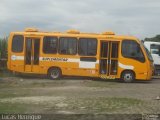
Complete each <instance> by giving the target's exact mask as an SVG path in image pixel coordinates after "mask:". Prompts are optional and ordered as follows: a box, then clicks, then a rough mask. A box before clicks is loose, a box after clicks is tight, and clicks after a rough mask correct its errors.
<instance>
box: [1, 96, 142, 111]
mask: <svg viewBox="0 0 160 120" xmlns="http://www.w3.org/2000/svg"><path fill="white" fill-rule="evenodd" d="M37 99H39V98H38V96H37ZM23 100H24V99H23ZM23 100H22V101H20V99H19V100H17V101H16V100H14V99H13V100H12V99H10V101H9V99H8V101H5V102H3V101H1V102H0V113H5V112H8V113H16V112H17V113H28V112H35V113H37V111H40V110H39V109H41V111H40V112H43V113H45V112H47V113H53V112H57V111H74V112H77V113H112V112H116V111H119V110H123V109H124V110H125V109H128V108H129V107H136V106H139V105H142V104H143V102H144V101H142V100H138V99H132V98H107V97H99V98H67V99H63V100H60V99H58V100H56V101H55V100H53V101H52V99H51V101H48V100H47V99H46V100H47V101H43V100H42V101H39V102H38V103H36V102H35V101H34V100H35V99H34V100H33V101H23ZM36 101H37V100H36ZM22 103H23V104H22ZM33 106H34V108H33ZM44 108H47V109H44Z"/></svg>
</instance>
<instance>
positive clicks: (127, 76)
mask: <svg viewBox="0 0 160 120" xmlns="http://www.w3.org/2000/svg"><path fill="white" fill-rule="evenodd" d="M121 79H122V80H123V81H124V82H125V83H131V82H133V81H134V80H135V75H134V73H133V72H132V71H125V72H123V73H122V76H121Z"/></svg>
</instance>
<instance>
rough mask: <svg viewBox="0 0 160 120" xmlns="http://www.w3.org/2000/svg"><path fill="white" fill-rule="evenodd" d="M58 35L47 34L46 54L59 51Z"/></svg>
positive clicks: (44, 50) (45, 38)
mask: <svg viewBox="0 0 160 120" xmlns="http://www.w3.org/2000/svg"><path fill="white" fill-rule="evenodd" d="M57 41H58V38H57V37H51V36H45V37H44V38H43V52H44V53H46V54H55V53H57Z"/></svg>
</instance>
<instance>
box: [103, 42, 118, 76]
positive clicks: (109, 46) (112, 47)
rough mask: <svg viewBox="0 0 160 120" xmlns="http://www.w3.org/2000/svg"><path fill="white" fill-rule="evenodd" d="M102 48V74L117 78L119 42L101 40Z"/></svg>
mask: <svg viewBox="0 0 160 120" xmlns="http://www.w3.org/2000/svg"><path fill="white" fill-rule="evenodd" d="M100 49H101V50H100V76H101V77H102V78H115V77H116V75H117V72H118V50H119V42H117V41H101V47H100Z"/></svg>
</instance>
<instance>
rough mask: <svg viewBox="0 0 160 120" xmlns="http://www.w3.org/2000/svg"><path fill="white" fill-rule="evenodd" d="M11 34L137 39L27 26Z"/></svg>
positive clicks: (108, 34)
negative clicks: (49, 30) (44, 30)
mask: <svg viewBox="0 0 160 120" xmlns="http://www.w3.org/2000/svg"><path fill="white" fill-rule="evenodd" d="M11 34H13V35H14V34H19V35H26V36H27V35H30V36H34V35H35V36H54V35H55V36H62V37H63V36H64V37H91V38H101V39H133V40H138V39H137V38H136V37H133V36H125V35H115V34H114V32H112V31H109V32H103V33H99V34H98V33H81V32H79V31H77V30H68V31H67V32H42V31H38V29H35V28H34V29H33V28H28V29H25V31H22V32H11Z"/></svg>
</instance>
